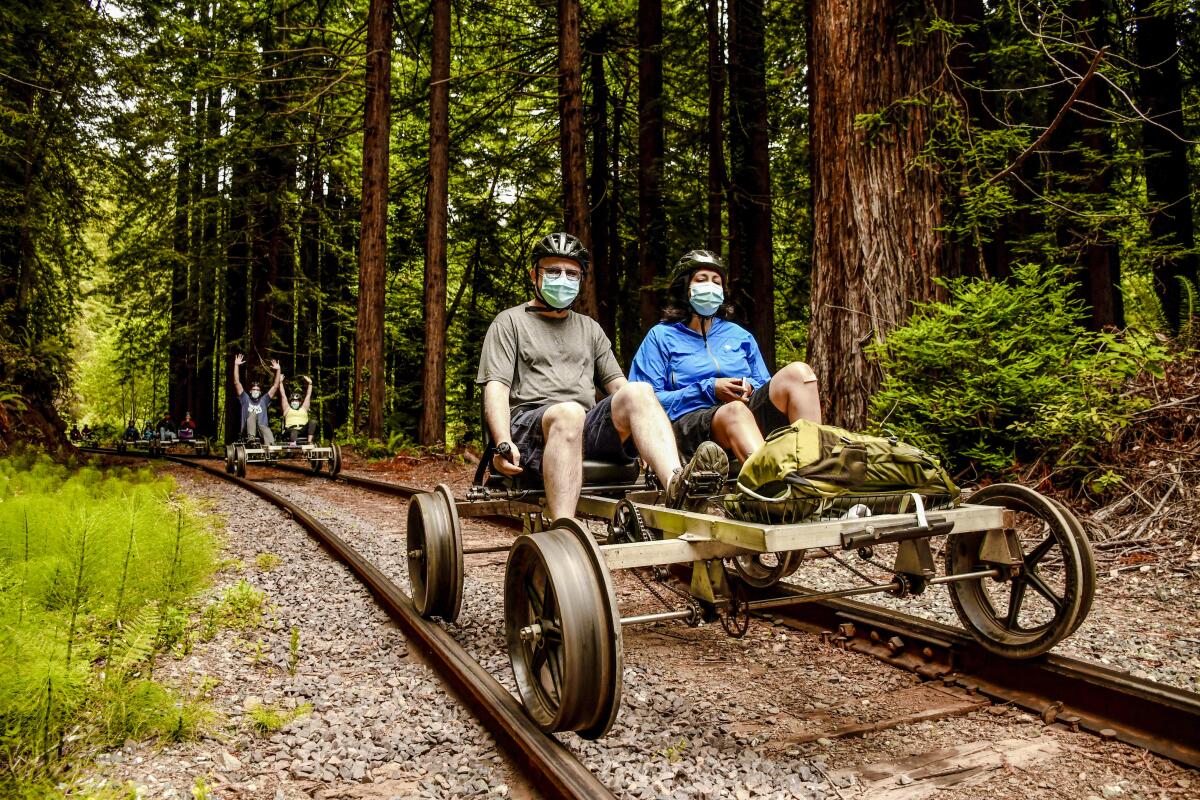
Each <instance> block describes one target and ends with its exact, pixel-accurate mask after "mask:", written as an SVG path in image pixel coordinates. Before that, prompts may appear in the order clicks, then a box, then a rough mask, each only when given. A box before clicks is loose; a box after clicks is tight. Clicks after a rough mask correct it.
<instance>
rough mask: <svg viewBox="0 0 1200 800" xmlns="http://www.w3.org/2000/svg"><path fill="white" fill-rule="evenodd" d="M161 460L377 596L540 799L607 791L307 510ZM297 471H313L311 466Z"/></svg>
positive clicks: (216, 471)
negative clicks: (284, 517) (300, 542)
mask: <svg viewBox="0 0 1200 800" xmlns="http://www.w3.org/2000/svg"><path fill="white" fill-rule="evenodd" d="M88 452H95V453H100V454H103V455H120V456H122V457H142V456H141V454H131V453H120V454H118V453H116V452H115V451H107V450H101V449H99V448H93V449H89V450H88ZM161 458H163V459H165V460H167V461H173V462H175V463H178V464H184V465H187V466H189V467H192V468H194V469H198V470H201V471H203V472H206V473H208V474H209V475H213V476H216V477H218V478H222V479H224V480H227V481H229V482H231V483H234V484H236V485H238V486H240V487H241V488H243V489H245V490H247V491H249V492H252V493H253V494H256V495H258V496H259V497H261V498H262V499H264V500H266V501H267V502H269V503H271V504H273V505H275V506H276V507H278V508H280V509H281V510H283V511H284V512H285V513H287V514H288V515H289V516H291V517H292V519H294V520H295V521H296V523H297V524H299V525H300V526H301V527H302V528H304V529H305V530H306V531H307V532H308V533H309V534H310V535H311V536H312V537H313V538H315V539H316V540H317V541H319V542H320V543H321V544H322V545H323V546H325V547H326V548H327V549H328V550H329V551H330V552H331V553H332V554H333V555H334V556H335V557H336V558H337V559H338V560H339V561H341V562H342V563H343V564H345V565H346V566H347V567H348V568H349V569H350V571H351V572H353V573H354V575H355V576H356V577H357V578H358V579H359V580H360V581H361V582H362V583H363V584H364V585H365V586H366V587H367V588H369V589H370V590H371V593H372V594H373V595H374V596H375V599H376V601H377V602H378V603H379V604H380V606H382V607H383V609H384V610H385V611H387V613H388V615H389V616H391V618H392V619H393V620H395V621H396V623H397V624H398V625H400V627H401V629H402V630H403V631H404V632H405V634H406V636H407V637H408V639H409V641H410V642H415V643H416V644H417V645H418V646H419V647H420V648H421V649H422V650H423V651H424V653H425V655H426V657H427V658H428V659H429V661H430V663H431V664H432V666H433V668H434V669H435V670H436V671H437V672H438V674H439V675H440V676H441V677H442V679H443V680H445V681H446V682H447V683H448V684H450V685H451V686H453V687H454V688H455V689H456V690H457V691H458V693H459V696H460V697H462V698H463V699H464V700H465V701H466V702H467V704H468V705H469V706H470V707H471V709H472V711H473V712H474V713H475V715H476V717H477V718H478V719H479V720H480V721H481V722H482V723H483V724H484V726H485V727H487V728H488V730H489V731H491V733H492V735H493V736H494V737H495V739H496V741H497V743H499V744H500V745H501V746H502V747H504V748H505V749H507V750H508V751H509V752H510V755H512V756H513V759H514V761H516V763H517V765H518V767H519V768H520V769H521V771H522V773H523V774H524V775H525V777H526V778H528V779H529V781H530V782H531V783H532V784H533V785H534V786H536V787H537V788H538V789H539V790H540V791H541V792H542V793H543V794H545V795H546V796H547V797H555V798H572V799H573V798H604V797H609V798H611V797H612V796H613V795H612V792H611V791H610V790H609V789H608V788H607V787H606V786H605V785H604V784H603V783H601V782H600V780H599V778H597V777H596V776H595V775H594V774H593V773H592V772H591V771H590V770H588V768H587V767H585V766H584V765H583V764H582V763H580V761H579V760H578V759H577V758H576V757H575V756H574V754H573V753H571V751H570V750H568V749H567V748H566V747H564V746H563V745H562V744H560V743H559V742H558V741H557V740H556V739H554V738H553V737H551V736H549V735H547V734H545V733H543V732H542V731H541V730H540V729H539V728H538V727H537V725H535V724H534V723H533V721H532V720H531V719H530V718H529V717H528V716H527V715H526V714H525V710H524V709H523V708H522V707H521V705H520V703H519V702H517V700H516V698H514V697H513V696H512V695H511V694H509V692H508V690H507V689H505V688H504V687H503V686H501V685H500V683H499V682H498V681H497V680H496V679H495V678H494V677H493V676H492V675H491V674H490V673H489V672H488V671H487V670H486V669H484V667H483V666H482V665H481V664H479V663H478V662H477V661H475V659H474V658H472V657H471V656H470V654H469V653H467V651H466V650H464V649H463V648H462V646H461V645H459V644H458V643H457V642H456V641H455V640H454V638H453V637H452V636H450V634H448V633H447V632H446V631H445V630H444V629H443V628H442V627H441V626H440V625H437V624H435V623H433V622H430V621H428V620H425V619H423V618H422V617H421V616H420V615H419V614H418V613H417V611H416V609H415V608H413V604H412V600H411V599H410V598H409V597H408V595H407V594H405V593H404V592H403V591H402V590H401V589H400V587H399V586H397V585H396V584H395V583H394V582H393V581H392V580H391V579H389V578H388V577H387V576H386V575H384V574H383V573H382V572H381V571H380V570H379V569H378V568H377V567H375V565H373V564H372V563H371V562H370V561H368V560H367V559H366V558H364V557H363V556H362V555H361V554H360V553H359V552H358V551H357V550H355V549H354V548H353V547H351V546H350V545H349V544H348V543H347V542H346V541H345V540H344V539H342V538H341V537H339V536H338V535H337V534H335V533H334V532H333V531H331V530H330V529H329V528H328V527H326V526H325V525H323V524H322V523H321V522H320V521H318V520H317V519H316V518H315V517H313V516H312V515H311V514H309V513H308V512H307V511H305V510H304V509H302V508H300V507H299V506H297V505H296V504H295V503H293V502H291V501H290V500H287V499H286V498H284V497H282V496H280V495H279V494H277V493H275V492H273V491H271V490H270V489H268V488H267V487H265V486H262V485H260V484H258V483H256V482H254V481H252V480H249V479H246V478H239V477H237V476H236V475H230V474H228V473H226V472H225V470H224V469H223V468H217V467H214V466H210V465H209V464H207V463H205V462H206V461H209V460H211V459H208V458H197V457H185V456H169V455H168V456H161ZM304 472H305V473H306V474H310V475H311V474H313V473H312V472H311V471H310V470H304ZM326 477H328V476H326ZM341 480H342V481H343V482H344V483H347V484H349V485H352V486H358V487H360V488H364V489H369V490H371V491H377V492H386V493H388V494H392V495H396V496H401V497H406V496H411V495H412V494H414V493H416V492H419V491H421V490H420V489H418V488H415V487H404V486H400V485H397V484H386V483H384V482H382V481H374V480H371V479H369V478H357V477H353V476H345V478H341Z"/></svg>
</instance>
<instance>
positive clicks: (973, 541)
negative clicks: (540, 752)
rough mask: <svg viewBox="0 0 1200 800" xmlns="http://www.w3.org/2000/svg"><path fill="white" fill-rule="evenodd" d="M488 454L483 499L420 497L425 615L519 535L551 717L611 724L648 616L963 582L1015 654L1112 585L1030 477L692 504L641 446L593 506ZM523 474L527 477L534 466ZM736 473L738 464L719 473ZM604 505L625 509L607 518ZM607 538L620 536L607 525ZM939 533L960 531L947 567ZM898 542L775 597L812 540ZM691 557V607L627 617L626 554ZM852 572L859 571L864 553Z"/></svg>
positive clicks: (741, 628)
mask: <svg viewBox="0 0 1200 800" xmlns="http://www.w3.org/2000/svg"><path fill="white" fill-rule="evenodd" d="M489 461H490V455H485V457H484V459H482V460H481V468H480V470H479V471H478V472H477V473H476V478H475V482H474V485H473V486H472V488H471V489H470V491H469V492H468V495H467V497H466V499H464V500H456V499H455V498H454V496H453V495H452V493H451V492H450V490H449V489H448V488H447V487H446V486H444V485H439V486H438V487H437V488H436V489H435V490H434V491H432V492H427V493H422V494H418V495H416V496H414V497H413V499H412V502H411V503H410V505H409V512H408V531H407V555H408V568H409V580H410V583H411V587H412V597H413V602H414V604H415V605H416V607H417V610H418V611H419V612H420V613H421V614H422V615H423V616H425V617H427V618H432V617H440V618H442V619H443V620H445V621H447V622H452V621H454V620H455V619H457V617H458V616H459V613H460V611H461V608H462V594H463V572H464V556H465V555H470V554H473V553H483V552H497V551H500V550H505V549H507V550H508V553H509V555H508V561H507V565H506V569H505V577H504V620H505V637H506V640H507V647H508V652H509V657H510V660H511V663H512V669H513V674H514V677H515V679H516V684H517V690H518V693H519V694H520V697H521V700H522V701H523V703H524V705H525V708H526V709H527V711H528V713H529V715H530V716H531V717H532V718H533V719H534V720H535V721H536V722H537V724H538V725H539V726H540V727H541V728H542V729H543V730H545V731H547V732H556V731H576V732H578V733H579V735H580V736H583V737H585V738H592V739H595V738H599V737H601V736H603V735H604V734H605V733H606V732H607V731H608V730H609V728H610V727H611V725H612V723H613V720H614V719H615V718H616V715H617V711H618V709H619V708H620V702H621V690H622V686H621V681H622V677H621V676H622V671H623V669H622V664H623V655H622V652H623V644H622V634H621V632H622V629H623V628H624V627H626V626H630V625H636V624H639V623H651V622H661V621H665V620H681V621H684V622H687V623H689V624H698V623H699V622H700V621H702V620H714V619H719V620H720V622H721V624H722V625H723V626H724V628H725V630H726V632H727V633H729V634H730V635H734V636H740V635H742V634H744V633H745V631H746V629H747V627H748V625H749V616H750V612H752V611H759V610H764V609H768V608H772V607H779V606H783V605H787V604H793V603H799V602H808V601H812V600H822V599H828V598H834V597H849V596H854V595H865V594H871V593H881V592H886V593H890V594H892V595H895V596H898V597H905V596H908V595H917V594H920V593H922V592H923V591H925V590H926V589H927V588H928V587H930V586H937V585H945V586H946V587H947V589H948V590H949V592H950V597H951V601H952V602H953V605H954V609H955V611H956V612H957V614H958V617H959V620H960V621H961V622H962V625H963V627H964V628H966V630H967V631H969V632H970V634H971V635H972V636H973V637H974V638H975V639H977V640H978V641H979V642H980V643H981V644H982V645H983V646H984V647H985V648H987V649H988V650H990V651H991V652H993V653H995V654H997V655H998V656H1002V657H1005V658H1014V659H1024V658H1031V657H1033V656H1036V655H1039V654H1041V653H1044V652H1046V651H1047V650H1049V649H1050V648H1052V647H1053V646H1054V645H1055V644H1057V643H1058V642H1060V641H1061V640H1062V639H1064V638H1065V637H1067V636H1069V635H1070V634H1071V633H1072V632H1073V631H1074V630H1075V629H1076V628H1077V627H1078V626H1079V625H1080V624H1081V623H1082V622H1083V620H1084V618H1085V617H1086V615H1087V613H1088V610H1089V608H1090V606H1091V602H1092V595H1093V593H1094V590H1095V581H1096V576H1095V566H1094V563H1093V558H1092V551H1091V546H1090V544H1089V542H1088V537H1087V535H1086V533H1085V532H1084V529H1083V526H1082V525H1081V523H1080V522H1079V520H1078V519H1077V518H1076V517H1075V516H1074V515H1073V514H1072V513H1071V512H1070V511H1068V510H1067V509H1066V508H1065V507H1064V506H1062V505H1061V504H1059V503H1057V502H1056V501H1054V500H1051V499H1049V498H1046V497H1044V496H1042V495H1041V494H1039V493H1037V492H1035V491H1033V490H1031V489H1028V488H1026V487H1023V486H1019V485H1016V484H993V485H991V486H988V487H986V488H984V489H981V490H980V491H978V492H976V493H975V494H973V495H972V496H971V497H970V501H969V502H965V503H956V502H952V501H951V500H950V498H949V497H948V496H937V495H921V494H917V493H903V492H897V493H891V494H886V495H871V496H866V495H860V496H847V497H843V498H839V499H838V500H837V501H824V502H796V501H787V502H786V503H783V504H772V503H771V502H770V501H764V500H761V499H760V500H754V499H750V500H747V499H746V497H745V496H744V495H723V494H721V493H720V490H719V489H718V492H717V493H716V494H715V495H713V496H711V497H709V498H708V499H707V502H706V501H705V500H704V499H701V500H700V502H699V503H689V506H690V507H689V508H688V509H675V508H669V507H667V506H666V505H665V504H664V502H663V497H664V493H663V492H661V491H660V490H659V489H658V488H657V487H656V486H655V485H654V483H653V479H652V476H645V475H639V470H638V465H637V464H636V463H633V464H627V465H614V464H603V463H598V462H585V465H584V489H583V493H582V495H581V497H580V499H579V503H578V505H577V507H576V514H575V518H564V519H558V520H553V521H551V522H549V523H547V521H545V520H543V518H542V516H541V507H540V505H539V503H540V501H541V499H542V498H543V496H544V494H543V492H542V491H541V490H540V489H539V488H537V487H535V486H532V485H521V484H520V483H519V482H517V481H513V480H509V479H504V480H501V479H497V478H495V477H493V478H491V479H490V480H488V481H486V482H484V481H483V480H482V478H483V472H484V468H485V467H486V466H487V464H488V462H489ZM519 477H522V476H519ZM708 477H709V479H710V480H712V481H713V483H714V484H715V485H716V486H718V487H720V486H722V481H723V480H724V478H725V476H708ZM504 511H507V512H509V513H511V512H514V511H515V512H518V513H520V514H521V515H522V518H523V519H524V527H525V530H524V531H523V533H522V535H520V536H518V537H517V538H516V540H515V541H514V542H513V544H512V546H511V547H510V548H495V547H490V548H475V549H470V548H465V547H464V544H463V539H462V526H461V524H460V520H461V519H462V518H463V517H473V516H483V515H492V514H496V513H501V512H504ZM587 520H601V521H604V522H607V531H606V535H605V536H603V537H602V536H599V535H594V534H593V533H592V531H591V530H590V528H589V526H588V524H587V522H586V521H587ZM600 539H603V540H602V541H600ZM931 542H935V543H937V544H941V545H942V553H943V557H942V561H943V563H942V566H941V569H939V568H938V565H937V564H935V558H934V551H933V548H932V547H931ZM884 552H886V553H888V554H890V556H891V562H892V563H891V566H890V567H885V568H886V569H887V570H888V571H889V572H890V573H891V580H890V581H889V582H887V583H883V584H874V583H871V582H870V581H865V584H864V583H860V584H859V585H853V586H849V587H848V588H845V589H839V590H836V591H827V592H821V593H812V594H805V595H801V596H799V597H796V596H795V595H793V594H789V595H788V596H781V597H775V598H771V597H766V598H759V599H748V598H747V587H754V588H755V589H757V590H759V591H757V592H756V595H761V594H762V591H761V590H763V589H770V587H772V586H774V585H775V584H776V583H778V582H779V581H780V580H782V579H783V578H785V577H787V576H789V575H791V574H792V573H794V572H795V571H796V570H797V569H798V568H799V567H800V566H801V565H802V564H803V562H804V560H805V557H806V555H815V554H826V555H828V554H833V555H834V556H837V557H838V559H839V562H840V561H841V558H843V557H844V556H838V554H839V553H843V554H849V555H850V556H851V557H854V556H857V557H858V558H860V559H863V560H868V561H872V563H876V564H877V566H878V563H877V562H876V561H874V559H876V558H877V557H882V554H883V553H884ZM676 564H678V565H687V564H690V566H691V584H690V586H689V589H688V591H687V592H681V594H682V595H685V597H684V598H683V599H682V602H681V607H680V608H678V609H676V610H671V611H666V612H662V613H655V614H644V615H640V616H622V615H621V613H620V611H619V609H618V606H617V597H616V594H615V593H614V591H613V582H612V578H611V575H612V573H613V571H615V570H639V569H641V570H645V569H646V568H650V569H655V570H659V569H660V568H662V567H664V566H667V565H676ZM849 571H850V572H853V573H855V574H859V575H860V577H864V578H865V576H861V573H858V571H857V570H854V569H853V568H852V567H850V568H849Z"/></svg>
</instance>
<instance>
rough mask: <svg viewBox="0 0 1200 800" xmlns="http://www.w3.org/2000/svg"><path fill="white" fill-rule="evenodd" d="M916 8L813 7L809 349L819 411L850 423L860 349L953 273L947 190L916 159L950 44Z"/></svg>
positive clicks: (864, 366)
mask: <svg viewBox="0 0 1200 800" xmlns="http://www.w3.org/2000/svg"><path fill="white" fill-rule="evenodd" d="M735 2H736V0H735ZM921 8H923V7H921V6H907V5H901V4H897V3H895V2H894V1H893V0H850V2H846V3H814V4H813V5H812V11H811V23H810V24H811V32H810V36H809V61H808V63H809V64H810V69H809V92H810V97H811V108H812V111H811V114H812V160H813V163H812V180H813V226H814V230H813V238H814V242H813V280H812V282H813V289H812V324H811V328H810V339H809V355H808V358H809V361H810V362H811V363H812V364H813V366H814V368H815V369H816V371H817V376H818V379H819V380H820V382H821V394H822V397H823V398H824V403H825V406H826V407H825V411H826V416H827V418H829V419H830V420H831V421H834V422H836V423H838V424H840V425H846V426H849V427H861V426H862V425H863V424H864V423H865V422H866V418H867V402H868V399H869V398H870V396H871V394H872V393H873V391H874V390H875V389H876V388H877V387H878V385H879V375H878V372H877V370H876V369H875V368H874V367H873V366H872V364H871V362H870V361H869V359H868V358H867V355H866V353H865V352H864V349H863V348H864V346H865V345H867V344H868V343H870V342H872V341H878V340H881V339H883V338H885V337H886V336H887V334H888V332H889V331H891V330H892V329H893V328H894V327H896V326H897V325H900V324H902V323H903V322H904V321H905V320H906V319H907V318H908V316H909V315H910V313H911V309H912V305H911V304H912V303H913V302H914V301H922V300H929V299H932V298H934V297H935V296H937V293H938V286H937V284H936V283H935V282H934V281H935V279H936V278H937V277H939V276H941V275H944V274H947V273H948V272H949V269H948V265H947V263H946V261H947V257H946V252H945V248H944V247H943V242H942V235H941V233H940V232H939V226H940V223H941V218H942V210H941V209H942V200H943V194H944V193H943V189H942V187H941V185H940V183H939V181H938V179H937V177H936V176H935V175H934V174H933V173H932V172H931V171H929V170H928V169H924V168H920V167H917V166H916V165H915V164H914V161H915V159H916V158H917V156H918V154H919V153H920V152H921V151H922V148H923V147H924V146H925V144H926V142H927V140H928V138H929V133H930V128H931V124H932V120H931V113H932V112H931V105H932V103H933V98H935V97H936V96H937V95H938V94H940V93H941V92H942V91H943V90H944V86H943V82H944V81H945V79H946V76H945V75H944V73H943V66H944V63H945V57H946V43H945V41H944V39H943V37H942V36H941V34H937V33H922V31H923V30H924V25H923V24H922V20H920V19H918V18H914V17H913V16H912V15H913V14H914V13H920V9H921ZM914 32H916V33H917V35H915V36H914V35H913V34H914ZM739 213H740V212H739Z"/></svg>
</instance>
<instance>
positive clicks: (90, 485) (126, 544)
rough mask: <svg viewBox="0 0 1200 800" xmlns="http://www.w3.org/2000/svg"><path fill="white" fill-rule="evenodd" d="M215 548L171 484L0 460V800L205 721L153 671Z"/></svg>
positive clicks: (43, 788)
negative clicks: (128, 743) (86, 759)
mask: <svg viewBox="0 0 1200 800" xmlns="http://www.w3.org/2000/svg"><path fill="white" fill-rule="evenodd" d="M216 549H217V543H216V539H215V536H214V535H213V533H212V531H211V530H210V528H209V526H208V524H207V522H206V521H205V520H204V519H203V518H202V517H201V516H199V515H198V514H197V513H196V510H195V509H194V508H193V507H191V505H190V503H189V502H188V501H187V500H186V499H183V498H181V497H179V496H178V495H177V494H176V493H175V485H174V482H173V481H171V480H170V479H168V478H161V477H157V476H155V475H154V474H153V473H151V472H150V471H148V470H142V471H130V470H126V469H111V470H103V471H102V470H100V469H97V468H94V467H84V468H81V469H69V468H67V467H64V466H62V465H60V464H56V463H54V462H53V461H51V460H50V459H48V458H47V457H45V456H43V455H38V454H35V453H32V452H30V453H25V454H19V455H16V456H12V457H8V458H2V459H0V796H3V797H40V796H46V795H47V794H48V793H50V792H51V787H52V786H53V785H54V784H55V782H57V781H61V780H63V779H64V777H65V776H68V775H69V774H70V769H71V765H72V764H73V763H74V762H76V761H77V760H78V759H79V757H81V756H83V755H85V754H86V753H89V752H92V751H94V750H95V749H98V748H104V747H107V746H111V745H116V744H120V743H121V742H123V741H125V740H126V739H139V740H140V739H146V738H150V737H163V738H166V739H174V740H181V739H187V738H191V737H193V736H195V735H196V733H197V731H198V730H200V729H201V728H202V727H203V726H204V724H205V722H206V720H207V717H208V715H209V712H208V711H207V710H206V705H205V703H204V698H203V696H202V695H203V693H202V692H197V691H191V690H189V689H188V687H182V688H179V689H175V688H168V687H166V686H163V685H161V684H159V683H157V682H155V681H154V680H153V676H152V668H153V658H154V656H155V654H156V653H158V652H160V651H162V650H166V649H169V648H172V647H173V646H175V645H176V644H177V643H178V642H179V641H180V639H181V638H182V637H184V636H185V634H186V629H187V620H188V615H189V614H190V613H191V612H192V611H193V610H194V607H193V598H194V596H195V595H196V593H197V592H198V591H199V590H200V589H201V588H202V587H203V586H204V585H205V584H206V582H207V580H208V578H209V575H210V574H211V572H212V570H213V567H214V559H215V554H216Z"/></svg>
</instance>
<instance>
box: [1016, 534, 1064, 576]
mask: <svg viewBox="0 0 1200 800" xmlns="http://www.w3.org/2000/svg"><path fill="white" fill-rule="evenodd" d="M1056 541H1057V540H1056V538H1055V536H1054V534H1053V533H1051V534H1050V535H1049V536H1047V537H1046V540H1045V541H1044V542H1042V543H1041V544H1039V545H1038V546H1037V547H1035V548H1033V549H1032V550H1030V551H1029V553H1028V555H1026V556H1025V559H1024V560H1025V567H1026V568H1029V567H1034V566H1037V565H1038V564H1039V563H1041V561H1042V559H1043V558H1045V557H1046V554H1047V553H1049V552H1050V549H1051V548H1052V547H1054V543H1055V542H1056Z"/></svg>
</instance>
